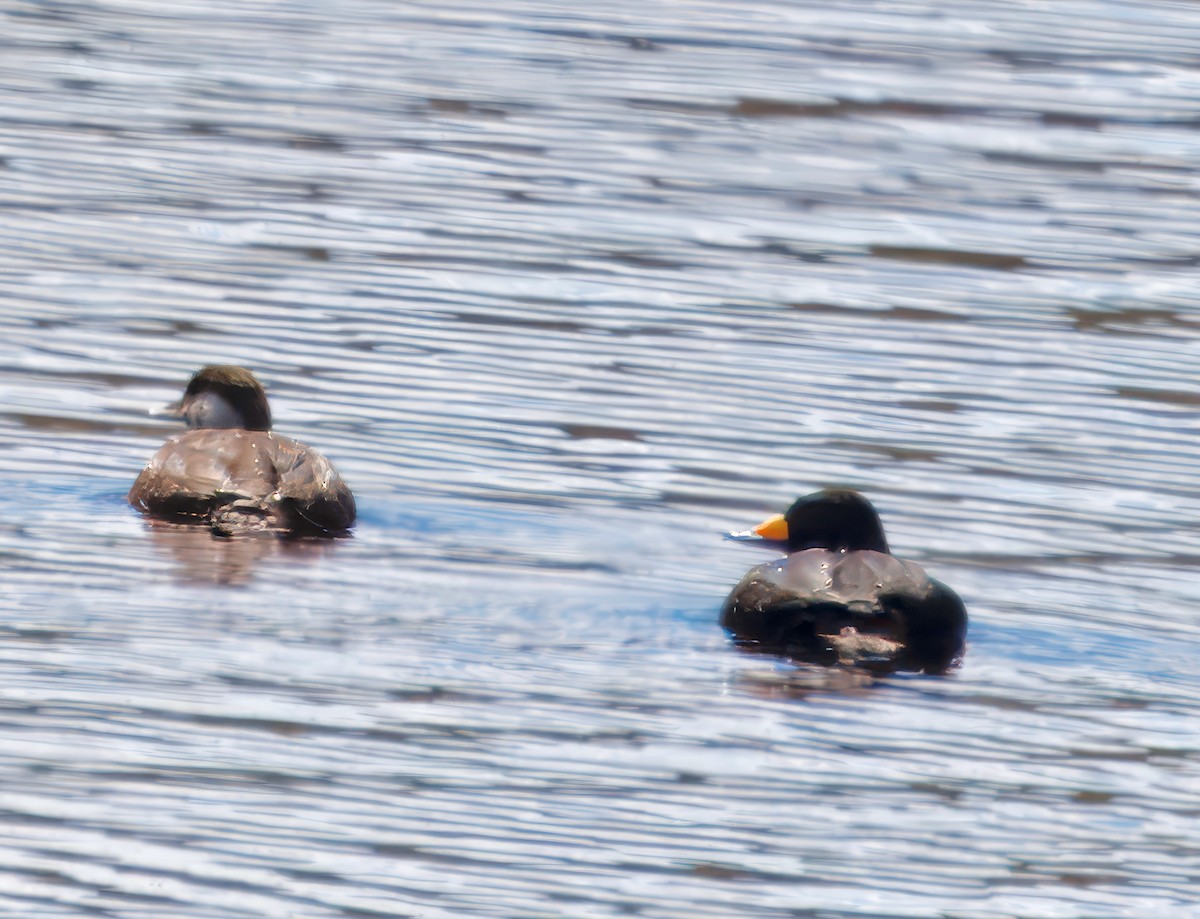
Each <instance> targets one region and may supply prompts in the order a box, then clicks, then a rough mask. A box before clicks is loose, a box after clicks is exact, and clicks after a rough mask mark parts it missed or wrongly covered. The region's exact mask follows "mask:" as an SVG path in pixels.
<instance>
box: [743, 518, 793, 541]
mask: <svg viewBox="0 0 1200 919" xmlns="http://www.w3.org/2000/svg"><path fill="white" fill-rule="evenodd" d="M750 532H751V533H754V534H755V535H756V536H761V537H762V538H763V539H771V540H774V541H775V542H787V538H788V525H787V520H785V519H784V516H783V514H776V515H775V516H774V517H769V518H768V519H766V520H764V521H763V522H762V523H760V524H759V525H758V526H756V527H755V528H754V529H752V530H751V531H750Z"/></svg>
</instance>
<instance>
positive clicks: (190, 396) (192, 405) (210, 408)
mask: <svg viewBox="0 0 1200 919" xmlns="http://www.w3.org/2000/svg"><path fill="white" fill-rule="evenodd" d="M171 410H172V411H173V412H174V413H175V414H176V415H178V416H179V417H181V418H183V420H184V421H185V422H187V426H188V427H189V428H243V429H245V430H247V431H269V430H271V407H270V406H269V405H268V404H267V392H266V390H265V389H263V385H262V383H260V382H258V380H256V379H255V378H254V374H252V373H251V372H250V371H249V370H247V369H246V368H245V367H234V366H232V365H230V364H209V365H208V366H207V367H201V368H200V369H199V370H197V371H196V374H195V376H193V377H192V379H191V381H190V382H189V383H188V385H187V389H186V390H185V391H184V393H183V398H182V399H180V400H179V402H178V403H177V404H175V405H174V406H172V407H171Z"/></svg>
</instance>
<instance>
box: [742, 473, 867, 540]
mask: <svg viewBox="0 0 1200 919" xmlns="http://www.w3.org/2000/svg"><path fill="white" fill-rule="evenodd" d="M728 538H729V539H734V540H737V541H738V542H746V543H750V544H752V545H760V546H770V547H772V548H779V549H782V550H784V551H785V552H799V551H801V550H802V549H831V550H834V551H847V552H850V551H855V550H863V549H867V550H871V551H873V552H887V551H888V544H887V538H886V537H885V536H884V535H883V523H882V522H881V521H880V519H879V514H878V513H877V512H876V510H875V508H874V507H873V506H872V505H871V502H870V501H868V500H867V499H866V498H864V497H863V496H862V495H860V494H859V493H858V492H856V491H851V490H850V489H848V488H827V489H825V490H823V491H818V492H814V493H813V494H811V495H805V496H804V497H803V498H797V499H796V500H795V502H793V504H792V506H791V507H789V508H788V509H787V511H785V512H784V513H782V514H777V515H776V516H774V517H771V518H769V519H767V520H764V521H763V522H762V523H760V524H759V525H758V526H756V527H754V528H753V529H749V530H745V531H744V532H741V533H730V534H729V536H728Z"/></svg>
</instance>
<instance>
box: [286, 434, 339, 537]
mask: <svg viewBox="0 0 1200 919" xmlns="http://www.w3.org/2000/svg"><path fill="white" fill-rule="evenodd" d="M267 436H268V437H269V438H270V440H271V462H272V465H273V467H274V469H275V474H276V486H275V494H276V495H277V496H278V500H279V501H280V502H281V503H282V504H283V506H284V507H285V510H286V512H287V514H288V516H289V517H291V518H293V527H294V528H295V529H298V530H300V529H305V528H306V527H305V526H304V525H305V524H307V526H308V527H312V528H314V529H317V530H322V531H325V532H337V531H341V530H348V529H349V528H350V527H352V526H353V525H354V518H355V516H356V513H357V511H356V508H355V504H354V495H353V494H352V493H351V492H350V489H349V487H348V486H347V485H346V483H345V482H344V481H342V477H341V476H340V475H338V473H337V470H336V469H334V468H333V464H332V463H330V462H329V460H327V459H325V457H324V456H322V455H321V454H320V453H318V452H317V451H316V450H314V449H312V448H311V447H306V446H305V445H304V444H302V443H300V442H299V441H295V440H291V439H290V438H287V437H280V436H279V435H277V434H270V435H267Z"/></svg>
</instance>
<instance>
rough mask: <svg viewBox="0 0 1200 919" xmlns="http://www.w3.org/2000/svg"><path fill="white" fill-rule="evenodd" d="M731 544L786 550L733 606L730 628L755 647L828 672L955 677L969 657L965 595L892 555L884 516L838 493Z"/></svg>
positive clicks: (854, 496) (740, 590) (810, 498)
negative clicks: (855, 667) (845, 667)
mask: <svg viewBox="0 0 1200 919" xmlns="http://www.w3.org/2000/svg"><path fill="white" fill-rule="evenodd" d="M729 535H730V538H732V539H737V540H741V541H746V542H750V543H757V544H760V545H767V546H772V547H779V548H782V549H784V551H786V552H787V557H786V558H781V559H778V560H776V561H772V562H767V563H765V564H762V565H758V566H756V567H754V568H751V569H750V571H749V572H747V574H746V576H745V577H743V578H742V580H741V581H740V582H739V583H738V585H737V586H736V587H735V588H734V589H733V592H732V593H731V594H730V595H729V597H728V599H726V601H725V606H724V608H723V609H722V611H721V625H722V626H724V627H725V628H726V629H727V630H728V631H729V632H730V633H731V634H732V635H733V637H734V638H735V639H737V640H738V641H740V642H741V643H743V644H744V645H746V646H747V647H752V648H757V649H761V650H764V651H770V652H775V653H784V654H788V655H789V656H792V657H795V658H797V659H800V660H805V661H809V662H815V663H823V664H859V665H863V666H867V667H872V666H873V667H878V668H880V669H886V670H926V671H929V672H941V671H944V670H946V669H947V668H948V667H950V666H951V665H952V664H954V663H955V662H956V660H957V659H958V658H959V657H960V656H961V655H962V653H963V648H964V642H965V639H966V631H967V611H966V608H965V607H964V606H963V602H962V600H960V599H959V597H958V594H956V593H955V592H954V591H953V590H951V589H950V588H949V587H947V586H946V585H945V584H943V583H941V582H940V581H937V580H934V579H933V578H931V577H929V575H927V574H926V573H925V571H924V569H922V568H921V567H920V566H919V565H917V564H915V563H913V562H906V561H904V560H903V559H899V558H896V556H894V555H892V554H891V553H890V552H889V551H888V545H887V539H886V538H885V537H884V535H883V524H882V523H881V522H880V520H879V514H878V513H876V511H875V508H874V507H872V505H871V503H870V502H869V501H867V499H866V498H864V497H863V496H862V495H860V494H858V493H857V492H853V491H848V490H842V489H829V490H826V491H819V492H816V493H815V494H811V495H807V496H805V497H803V498H800V499H798V500H797V501H796V502H795V503H794V504H792V506H791V507H790V508H788V510H787V512H786V513H784V514H781V515H779V516H777V517H772V518H771V519H769V520H766V521H764V522H763V523H761V524H759V525H758V526H757V527H755V528H754V529H752V530H748V531H746V532H744V533H731V534H729Z"/></svg>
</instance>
